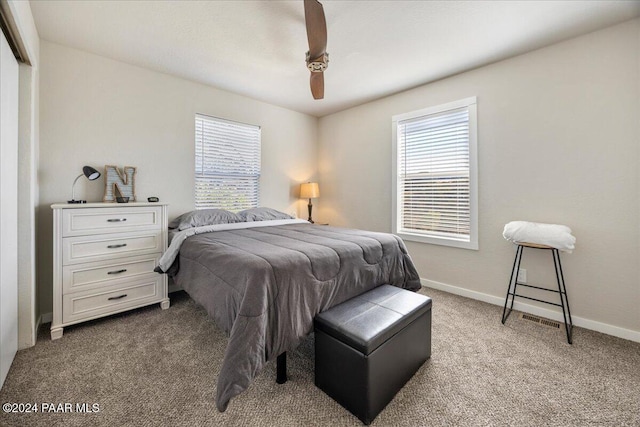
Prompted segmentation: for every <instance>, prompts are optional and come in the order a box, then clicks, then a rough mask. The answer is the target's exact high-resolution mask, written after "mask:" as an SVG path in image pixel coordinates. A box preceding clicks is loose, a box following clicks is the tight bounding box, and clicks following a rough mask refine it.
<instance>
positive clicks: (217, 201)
mask: <svg viewBox="0 0 640 427" xmlns="http://www.w3.org/2000/svg"><path fill="white" fill-rule="evenodd" d="M195 169H196V177H195V178H196V182H195V193H196V200H195V207H196V209H205V208H220V209H228V210H231V211H239V210H242V209H248V208H255V207H257V206H258V202H259V194H260V127H259V126H253V125H247V124H244V123H237V122H232V121H229V120H223V119H219V118H217V117H209V116H204V115H201V114H197V115H196V168H195Z"/></svg>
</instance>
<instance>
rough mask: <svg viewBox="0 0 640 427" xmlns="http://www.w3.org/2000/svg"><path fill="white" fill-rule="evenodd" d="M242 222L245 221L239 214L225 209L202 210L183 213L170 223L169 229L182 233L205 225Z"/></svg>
mask: <svg viewBox="0 0 640 427" xmlns="http://www.w3.org/2000/svg"><path fill="white" fill-rule="evenodd" d="M242 221H244V220H243V219H242V218H241V217H240V216H238V214H235V213H233V212H229V211H226V210H224V209H200V210H195V211H191V212H187V213H183V214H182V215H180V216H179V217H177V218H176V219H174V220H173V221H171V222H170V223H169V228H177V229H178V230H180V231H182V230H186V229H188V228H192V227H202V226H203V225H213V224H231V223H234V222H242Z"/></svg>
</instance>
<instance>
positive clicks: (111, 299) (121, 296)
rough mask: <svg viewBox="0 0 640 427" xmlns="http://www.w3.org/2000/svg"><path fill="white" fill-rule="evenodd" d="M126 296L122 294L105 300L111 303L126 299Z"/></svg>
mask: <svg viewBox="0 0 640 427" xmlns="http://www.w3.org/2000/svg"><path fill="white" fill-rule="evenodd" d="M126 296H127V294H122V295H118V296H117V297H110V298H107V300H108V301H113V300H116V299H122V298H124V297H126Z"/></svg>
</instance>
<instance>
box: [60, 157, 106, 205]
mask: <svg viewBox="0 0 640 427" xmlns="http://www.w3.org/2000/svg"><path fill="white" fill-rule="evenodd" d="M82 175H84V176H86V177H87V179H88V180H89V181H95V180H96V179H98V178H100V172H98V171H97V170H95V169H94V168H92V167H91V166H84V167H83V168H82V173H81V174H80V175H78V177H77V178H76V179H75V180H74V181H73V185H72V186H71V200H68V201H67V203H87V201H86V200H76V195H75V194H76V193H75V187H76V182H78V180H79V179H80V178H81V177H82Z"/></svg>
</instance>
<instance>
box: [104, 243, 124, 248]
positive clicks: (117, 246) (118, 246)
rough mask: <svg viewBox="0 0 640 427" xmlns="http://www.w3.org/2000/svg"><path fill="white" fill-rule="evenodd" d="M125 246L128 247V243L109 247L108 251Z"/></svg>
mask: <svg viewBox="0 0 640 427" xmlns="http://www.w3.org/2000/svg"><path fill="white" fill-rule="evenodd" d="M125 246H127V244H126V243H120V244H118V245H109V246H107V248H108V249H117V248H124V247H125Z"/></svg>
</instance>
